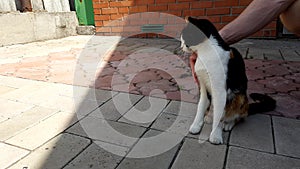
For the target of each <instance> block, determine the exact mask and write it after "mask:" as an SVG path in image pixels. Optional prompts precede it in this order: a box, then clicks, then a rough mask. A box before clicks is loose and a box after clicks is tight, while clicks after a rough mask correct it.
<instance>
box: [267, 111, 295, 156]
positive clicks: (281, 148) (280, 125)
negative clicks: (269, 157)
mask: <svg viewBox="0 0 300 169" xmlns="http://www.w3.org/2000/svg"><path fill="white" fill-rule="evenodd" d="M272 118H273V127H274V137H275V147H276V153H277V154H282V155H287V156H291V157H297V158H300V145H299V143H300V135H299V133H300V128H299V127H300V120H296V119H289V118H282V117H275V116H273V117H272Z"/></svg>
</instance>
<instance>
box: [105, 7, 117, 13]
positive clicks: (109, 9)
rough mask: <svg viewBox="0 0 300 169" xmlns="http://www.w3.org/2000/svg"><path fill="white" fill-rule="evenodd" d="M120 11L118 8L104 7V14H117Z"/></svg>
mask: <svg viewBox="0 0 300 169" xmlns="http://www.w3.org/2000/svg"><path fill="white" fill-rule="evenodd" d="M115 13H118V8H102V14H115Z"/></svg>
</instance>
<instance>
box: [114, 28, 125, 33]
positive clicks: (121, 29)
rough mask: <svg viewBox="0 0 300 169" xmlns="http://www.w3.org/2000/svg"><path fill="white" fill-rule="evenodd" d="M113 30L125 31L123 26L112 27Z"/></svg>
mask: <svg viewBox="0 0 300 169" xmlns="http://www.w3.org/2000/svg"><path fill="white" fill-rule="evenodd" d="M111 32H113V33H114V32H123V27H112V28H111Z"/></svg>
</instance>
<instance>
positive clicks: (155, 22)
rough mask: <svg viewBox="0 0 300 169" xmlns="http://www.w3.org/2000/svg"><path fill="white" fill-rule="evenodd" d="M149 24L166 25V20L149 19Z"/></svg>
mask: <svg viewBox="0 0 300 169" xmlns="http://www.w3.org/2000/svg"><path fill="white" fill-rule="evenodd" d="M148 23H149V24H163V25H165V24H168V19H163V18H157V19H150V20H149V22H148Z"/></svg>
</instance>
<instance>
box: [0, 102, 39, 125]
mask: <svg viewBox="0 0 300 169" xmlns="http://www.w3.org/2000/svg"><path fill="white" fill-rule="evenodd" d="M0 105H2V106H1V112H0V123H1V122H3V121H6V120H8V119H10V118H13V117H15V116H17V115H19V114H21V113H23V112H25V111H27V110H29V109H31V108H33V107H34V105H33V104H25V103H20V102H16V101H11V100H6V99H1V98H0Z"/></svg>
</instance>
